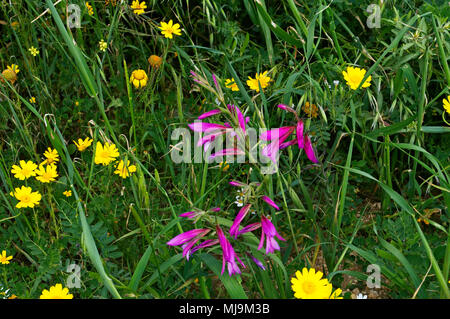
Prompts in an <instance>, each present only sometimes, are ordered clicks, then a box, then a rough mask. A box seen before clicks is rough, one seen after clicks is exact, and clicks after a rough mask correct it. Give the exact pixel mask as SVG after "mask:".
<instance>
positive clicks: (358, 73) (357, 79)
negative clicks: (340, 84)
mask: <svg viewBox="0 0 450 319" xmlns="http://www.w3.org/2000/svg"><path fill="white" fill-rule="evenodd" d="M342 75H343V76H344V80H345V81H346V82H347V85H348V86H349V87H350V88H351V89H352V90H356V89H357V88H358V86H359V84H360V83H361V81H362V80H363V78H364V75H366V70H364V69H360V68H355V67H352V66H349V67H347V71H342ZM370 81H372V76H371V75H370V76H369V77H368V78H367V79H366V81H365V82H364V83H363V84H362V85H361V87H362V88H366V87H369V86H370Z"/></svg>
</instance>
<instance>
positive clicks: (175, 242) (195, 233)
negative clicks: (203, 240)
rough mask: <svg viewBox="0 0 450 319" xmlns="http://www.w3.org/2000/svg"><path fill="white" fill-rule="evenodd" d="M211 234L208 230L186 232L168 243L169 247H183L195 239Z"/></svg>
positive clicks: (200, 229)
mask: <svg viewBox="0 0 450 319" xmlns="http://www.w3.org/2000/svg"><path fill="white" fill-rule="evenodd" d="M208 232H209V229H206V228H199V229H192V230H188V231H187V232H184V233H182V234H179V235H178V236H175V237H174V238H172V239H171V240H169V241H168V242H167V245H169V246H179V245H182V244H184V243H186V242H188V241H190V240H192V239H193V238H195V237H197V236H200V237H203V236H205V235H206V234H207V233H208Z"/></svg>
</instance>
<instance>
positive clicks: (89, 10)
mask: <svg viewBox="0 0 450 319" xmlns="http://www.w3.org/2000/svg"><path fill="white" fill-rule="evenodd" d="M85 5H86V8H87V10H88V14H89V15H90V16H92V15H94V8H93V7H92V6H91V5H90V3H89V2H86V3H85Z"/></svg>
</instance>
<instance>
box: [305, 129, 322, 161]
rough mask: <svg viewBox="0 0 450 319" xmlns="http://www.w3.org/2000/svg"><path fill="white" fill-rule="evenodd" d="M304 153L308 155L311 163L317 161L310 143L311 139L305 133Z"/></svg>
mask: <svg viewBox="0 0 450 319" xmlns="http://www.w3.org/2000/svg"><path fill="white" fill-rule="evenodd" d="M304 141H305V153H306V156H308V158H309V160H310V161H311V162H313V163H318V162H319V161H318V160H317V157H316V155H315V154H314V149H313V147H312V145H311V140H310V139H309V137H308V136H307V135H305V139H304Z"/></svg>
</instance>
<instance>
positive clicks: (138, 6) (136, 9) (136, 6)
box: [131, 0, 147, 15]
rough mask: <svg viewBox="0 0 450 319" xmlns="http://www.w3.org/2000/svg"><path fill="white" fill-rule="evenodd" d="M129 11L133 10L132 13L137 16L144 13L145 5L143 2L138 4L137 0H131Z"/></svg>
mask: <svg viewBox="0 0 450 319" xmlns="http://www.w3.org/2000/svg"><path fill="white" fill-rule="evenodd" d="M131 9H133V12H134V13H136V14H137V15H139V14H142V13H144V12H145V9H147V5H146V4H145V1H142V2H141V3H139V0H133V3H132V4H131Z"/></svg>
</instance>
